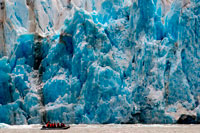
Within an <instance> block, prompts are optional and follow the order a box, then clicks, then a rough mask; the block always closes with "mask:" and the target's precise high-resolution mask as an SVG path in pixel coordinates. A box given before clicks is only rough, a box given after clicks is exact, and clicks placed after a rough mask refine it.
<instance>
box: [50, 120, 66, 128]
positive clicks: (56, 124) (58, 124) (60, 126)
mask: <svg viewBox="0 0 200 133" xmlns="http://www.w3.org/2000/svg"><path fill="white" fill-rule="evenodd" d="M46 127H47V128H63V127H66V126H65V124H64V123H50V122H49V121H48V122H47V124H46Z"/></svg>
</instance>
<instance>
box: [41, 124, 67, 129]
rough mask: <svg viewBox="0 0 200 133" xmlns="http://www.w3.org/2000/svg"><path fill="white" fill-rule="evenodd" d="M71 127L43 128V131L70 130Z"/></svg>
mask: <svg viewBox="0 0 200 133" xmlns="http://www.w3.org/2000/svg"><path fill="white" fill-rule="evenodd" d="M69 128H70V126H69V125H68V126H66V127H55V128H48V127H42V128H41V130H66V129H69Z"/></svg>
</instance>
